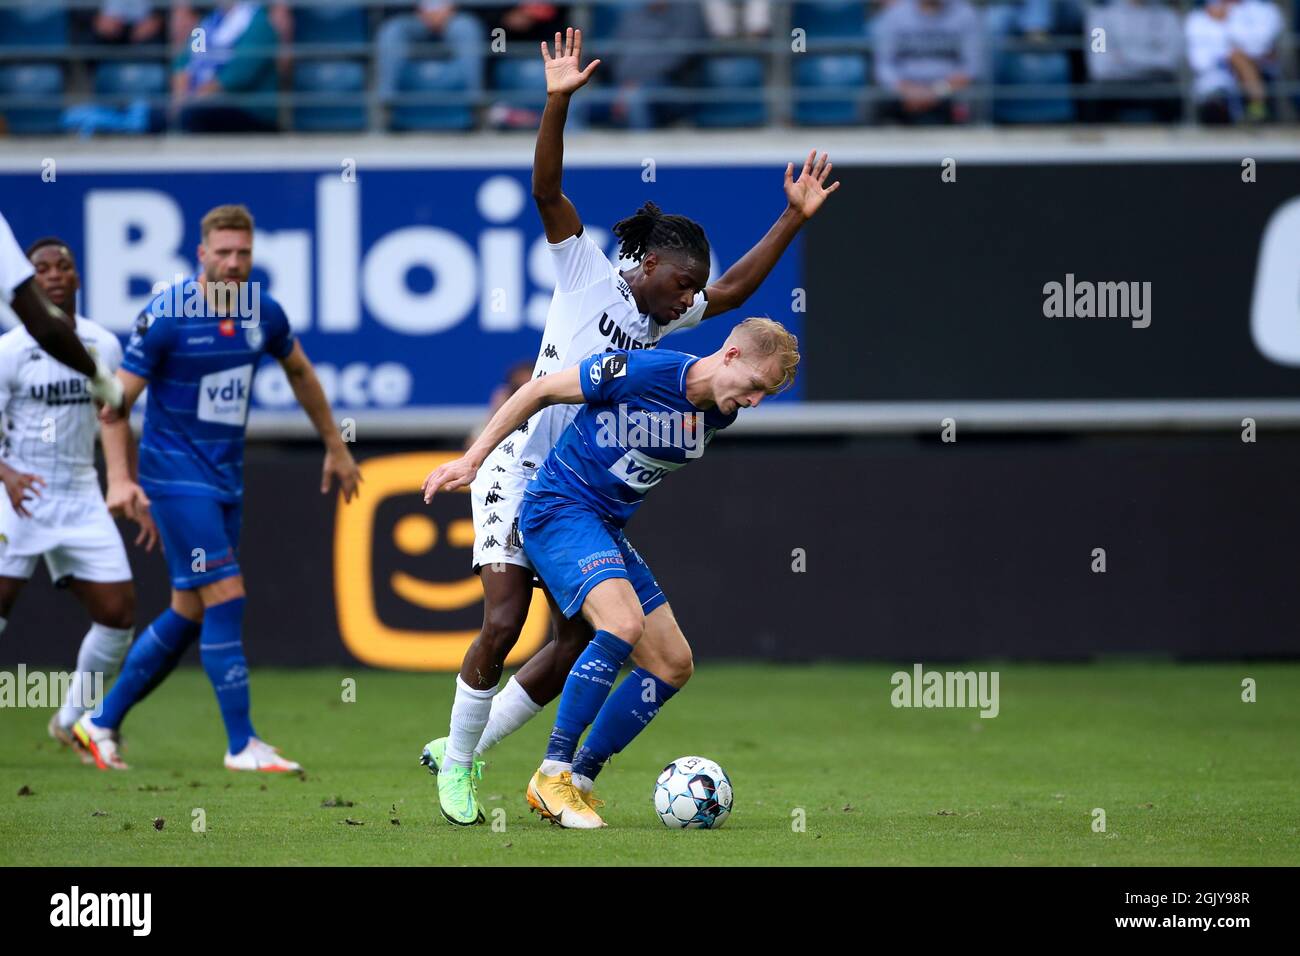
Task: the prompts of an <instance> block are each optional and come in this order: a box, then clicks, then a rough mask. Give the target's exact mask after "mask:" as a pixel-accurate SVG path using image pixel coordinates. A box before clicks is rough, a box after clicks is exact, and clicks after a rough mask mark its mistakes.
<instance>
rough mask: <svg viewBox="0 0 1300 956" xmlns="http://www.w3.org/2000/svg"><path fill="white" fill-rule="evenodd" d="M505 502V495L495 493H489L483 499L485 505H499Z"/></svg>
mask: <svg viewBox="0 0 1300 956" xmlns="http://www.w3.org/2000/svg"><path fill="white" fill-rule="evenodd" d="M504 500H505V495H501V494H497V493H496V492H495V491H489V492H488V493H487V497H485V498H484V499H483V503H484V504H488V505H499V504H500V503H501V502H502V501H504Z"/></svg>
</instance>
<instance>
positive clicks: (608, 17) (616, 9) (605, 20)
mask: <svg viewBox="0 0 1300 956" xmlns="http://www.w3.org/2000/svg"><path fill="white" fill-rule="evenodd" d="M626 6H628V3H627V0H616V2H613V3H611V2H609V0H606V2H605V3H593V4H592V5H591V26H590V27H589V28H588V29H589V30H590V32H591V39H593V40H597V39H599V40H607V39H609V38H610V37H612V36H613V35H614V31H615V30H617V29H618V21H619V18H620V17H621V16H622V15H623V8H624V7H626ZM583 36H584V37H585V36H586V34H583Z"/></svg>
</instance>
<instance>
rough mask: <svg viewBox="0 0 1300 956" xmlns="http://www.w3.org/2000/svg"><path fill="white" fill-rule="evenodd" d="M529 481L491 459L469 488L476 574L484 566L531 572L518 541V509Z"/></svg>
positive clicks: (522, 501)
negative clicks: (498, 565)
mask: <svg viewBox="0 0 1300 956" xmlns="http://www.w3.org/2000/svg"><path fill="white" fill-rule="evenodd" d="M527 484H528V479H526V478H525V477H524V476H523V475H522V474H520V473H519V471H518V470H517V469H516V468H512V467H510V466H508V465H504V466H503V465H502V464H501V463H500V461H499V460H498V459H497V456H496V452H493V453H492V454H491V455H488V457H487V460H486V461H484V462H483V467H481V468H480V469H479V471H478V476H477V477H476V478H475V479H474V481H473V482H472V483H471V484H470V486H469V500H470V505H471V507H472V509H473V513H474V570H475V571H478V569H479V568H481V567H483V565H485V564H517V565H519V567H521V568H528V569H529V570H530V571H531V570H532V567H533V566H532V564H531V563H530V562H529V560H528V557H527V556H526V555H525V554H524V548H523V542H522V541H521V540H520V537H519V508H520V506H521V505H522V504H523V503H524V488H525V486H527Z"/></svg>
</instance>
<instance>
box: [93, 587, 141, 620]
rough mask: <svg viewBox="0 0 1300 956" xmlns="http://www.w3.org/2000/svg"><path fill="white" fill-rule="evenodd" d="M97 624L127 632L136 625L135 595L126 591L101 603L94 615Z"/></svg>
mask: <svg viewBox="0 0 1300 956" xmlns="http://www.w3.org/2000/svg"><path fill="white" fill-rule="evenodd" d="M93 617H94V620H95V623H96V624H102V625H104V626H105V627H112V628H117V629H118V630H125V629H126V628H128V627H130V626H131V625H132V624H134V623H135V595H134V594H133V593H131V591H130V590H126V589H124V590H123V591H122V592H121V593H118V594H113V595H112V596H110V597H107V598H105V599H104V600H103V601H101V602H100V605H99V607H98V608H96V610H95V614H94V615H93Z"/></svg>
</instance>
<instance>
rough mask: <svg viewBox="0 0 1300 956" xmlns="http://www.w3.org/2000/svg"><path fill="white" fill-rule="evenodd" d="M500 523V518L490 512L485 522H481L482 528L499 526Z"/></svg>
mask: <svg viewBox="0 0 1300 956" xmlns="http://www.w3.org/2000/svg"><path fill="white" fill-rule="evenodd" d="M500 523H501V516H500V515H499V514H497V513H496V512H495V511H494V512H492V513H491V514H490V515H488V519H487V521H484V522H483V524H484V526H487V525H490V524H500Z"/></svg>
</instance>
